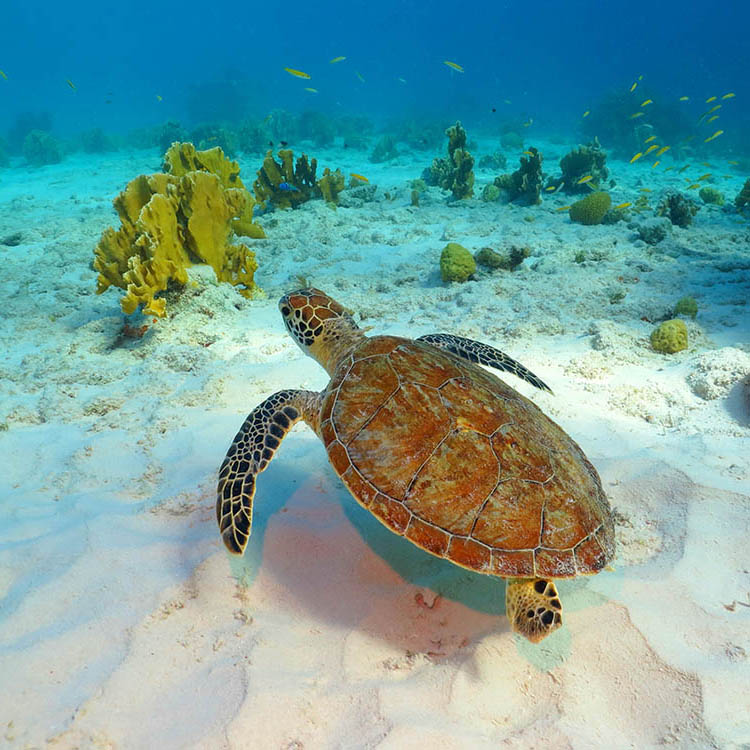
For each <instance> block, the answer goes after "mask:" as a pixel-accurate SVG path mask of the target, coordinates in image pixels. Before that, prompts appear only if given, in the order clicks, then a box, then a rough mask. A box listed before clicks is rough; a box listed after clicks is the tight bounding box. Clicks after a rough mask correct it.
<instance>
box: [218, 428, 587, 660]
mask: <svg viewBox="0 0 750 750" xmlns="http://www.w3.org/2000/svg"><path fill="white" fill-rule="evenodd" d="M256 500H257V502H256V506H255V515H254V523H253V533H252V536H251V538H250V542H249V544H248V547H247V550H246V552H245V555H244V557H231V558H229V559H230V561H231V563H230V564H231V568H232V574H233V576H234V577H235V579H236V580H237V581H238V583H239V584H240V585H242V586H247V587H252V586H253V585H254V584H255V583H258V584H259V585H261V586H264V587H266V586H269V584H270V586H271V587H272V589H273V591H274V594H275V595H277V596H278V598H277V601H276V604H275V605H274V606H278V607H279V609H280V610H282V611H283V610H285V609H286V610H290V611H292V612H294V611H301V612H303V613H304V616H305V617H309V618H312V619H314V620H317V621H319V622H321V623H325V624H326V625H328V626H332V627H333V628H334V630H339V631H342V632H344V633H347V632H351V631H357V632H359V633H360V635H363V636H364V635H366V636H368V637H371V638H375V639H377V640H380V641H382V642H385V643H388V644H389V645H390V646H391V647H394V648H397V649H402V650H403V651H404V652H406V653H415V654H416V653H423V654H426V655H427V657H428V658H431V659H444V658H453V657H458V658H462V655H463V658H466V659H469V660H470V659H471V654H472V653H473V649H472V644H475V643H476V642H478V641H479V640H481V639H483V638H485V637H487V636H490V635H503V636H505V637H510V636H511V632H510V627H509V623H508V620H507V618H506V617H505V616H504V615H505V581H504V580H503V579H501V578H497V577H494V576H484V575H481V574H479V573H474V572H472V571H469V570H465V569H463V568H459V567H457V566H456V565H454V564H453V563H451V562H449V561H448V560H443V559H440V558H437V557H433V556H432V555H429V554H428V553H426V552H425V551H424V550H421V549H419V548H418V547H415V546H414V545H413V544H411V543H410V542H409V541H408V540H407V539H404V538H403V537H399V536H397V535H395V534H393V532H391V531H389V530H388V529H387V528H386V527H385V526H383V525H382V524H381V523H380V522H379V521H378V520H377V519H376V518H375V517H374V516H372V514H370V513H369V512H368V511H367V510H366V509H365V508H362V507H360V506H359V505H358V504H357V502H356V501H355V500H354V498H352V497H351V495H350V494H349V493H348V492H347V491H346V489H345V488H344V487H342V486H341V484H340V482H339V480H338V478H337V477H336V475H335V473H334V472H333V471H332V469H331V468H330V467H329V466H327V464H326V462H325V453H324V452H323V449H322V448H321V447H320V446H319V445H318V443H317V441H316V439H315V438H314V437H313V436H312V435H310V436H305V437H303V436H302V435H301V434H300V435H299V437H298V438H297V439H293V440H289V441H287V444H286V445H285V447H284V459H282V460H279V461H276V462H274V463H273V464H272V465H271V466H270V467H269V469H268V470H267V471H266V472H265V473H264V475H263V477H262V478H261V480H260V482H259V488H258V496H256ZM566 584H569V587H570V588H578V587H579V586H583V585H584V584H583V583H582V582H580V581H569V582H566ZM275 598H276V596H275ZM515 641H516V646H517V648H518V650H519V652H520V653H521V654H522V655H523V657H524V658H525V659H527V660H528V661H529V662H530V663H532V664H534V665H535V666H536V667H537V668H539V669H540V670H547V669H549V668H551V667H552V666H554V665H555V664H556V663H559V662H560V661H561V660H564V659H565V658H566V656H567V654H568V653H569V643H570V634H569V631H568V629H567V628H566V627H563V628H562V629H561V630H560V632H558V633H555V634H553V635H552V636H550V637H549V639H548V640H547V641H546V642H545V647H544V648H543V649H539V648H537V647H535V646H533V645H532V644H528V643H526V642H525V641H524V639H523V638H516V639H515Z"/></svg>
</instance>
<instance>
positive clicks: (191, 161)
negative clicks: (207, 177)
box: [164, 141, 266, 239]
mask: <svg viewBox="0 0 750 750" xmlns="http://www.w3.org/2000/svg"><path fill="white" fill-rule="evenodd" d="M164 168H165V169H166V170H167V171H168V172H169V174H170V175H174V176H176V177H183V176H184V175H186V174H188V173H190V172H210V173H211V174H214V175H216V176H217V177H218V178H219V180H220V181H221V184H222V187H224V188H226V189H238V190H242V191H244V192H245V193H246V194H247V200H246V202H245V205H244V208H243V210H242V212H241V213H240V214H239V215H238V216H237V218H236V219H234V220H233V221H232V229H234V231H235V233H236V234H238V235H243V236H246V237H252V238H253V239H264V238H265V236H266V234H265V232H264V231H263V227H261V226H260V225H258V224H256V223H255V222H253V208H254V207H255V199H254V198H253V196H252V195H251V194H250V193H249V192H248V190H247V188H246V187H245V184H244V183H243V182H242V180H241V179H240V165H239V164H238V163H237V162H236V161H232V160H231V159H228V158H227V157H226V156H225V155H224V151H222V149H221V148H220V147H219V146H215V147H214V148H209V149H206V150H205V151H198V150H196V148H195V146H194V145H193V144H192V143H179V142H177V141H176V142H175V143H173V144H172V145H171V146H170V147H169V148H168V149H167V152H166V153H165V154H164Z"/></svg>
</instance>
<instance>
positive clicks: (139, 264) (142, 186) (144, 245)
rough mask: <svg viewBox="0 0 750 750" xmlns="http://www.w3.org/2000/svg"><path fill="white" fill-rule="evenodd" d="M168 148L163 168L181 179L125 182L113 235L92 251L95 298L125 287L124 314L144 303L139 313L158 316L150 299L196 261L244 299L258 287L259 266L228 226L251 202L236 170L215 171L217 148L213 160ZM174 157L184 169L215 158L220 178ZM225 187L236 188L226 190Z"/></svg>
mask: <svg viewBox="0 0 750 750" xmlns="http://www.w3.org/2000/svg"><path fill="white" fill-rule="evenodd" d="M181 145H182V146H190V145H191V144H181ZM175 146H178V148H175V149H174V150H173V149H170V152H171V153H169V154H168V155H167V164H168V165H171V164H172V163H173V164H174V170H175V172H178V173H181V174H163V173H157V174H153V175H150V176H146V175H140V176H139V177H136V178H135V179H134V180H132V181H131V182H129V183H128V185H127V187H126V188H125V190H124V191H123V192H122V193H120V195H118V196H117V198H115V200H114V206H115V209H116V211H117V213H118V215H119V217H120V222H121V226H120V229H118V230H114V229H113V228H111V227H109V228H108V229H106V230H105V231H104V233H103V234H102V237H101V239H100V241H99V244H98V245H97V246H96V249H95V251H94V253H95V256H96V257H95V259H94V268H95V269H96V270H97V271H98V272H99V276H98V278H97V290H96V291H97V294H101V293H102V292H104V291H105V290H106V289H108V288H109V287H110V286H116V287H119V288H121V289H125V290H126V294H125V296H124V297H123V299H122V301H121V306H122V309H123V312H125V313H133V312H135V310H136V309H138V307H139V305H143V310H144V312H145V313H147V314H150V315H157V316H159V317H163V316H164V315H165V314H166V301H165V300H164V299H163V298H161V297H156V295H157V294H158V293H159V292H162V291H164V290H165V289H166V288H167V285H168V284H169V283H170V282H175V283H177V284H180V285H184V284H186V283H187V280H188V276H187V268H188V267H189V266H190V265H192V264H193V263H196V262H204V263H208V264H209V265H210V266H211V267H212V268H213V269H214V272H215V273H216V278H217V279H218V280H219V281H227V282H229V283H230V284H232V285H234V286H236V287H237V288H238V291H239V292H240V294H242V295H244V296H246V297H250V296H252V295H253V294H254V293H255V292H256V291H257V289H258V288H257V286H256V285H255V282H254V279H253V275H254V273H255V270H256V269H257V267H258V265H257V262H256V260H255V254H254V253H253V252H252V251H251V250H250V249H248V248H247V247H246V246H245V245H243V244H233V243H232V241H231V240H232V235H233V231H234V228H233V222H236V221H238V220H240V219H241V218H242V217H243V216H246V215H247V213H248V207H249V208H250V210H252V203H253V199H252V196H250V194H249V193H248V192H247V190H245V188H244V186H243V185H242V182H241V180H239V170H237V171H236V173H235V172H232V171H231V170H230V169H224V172H222V171H221V169H222V168H223V167H226V164H224V162H225V161H226V160H225V159H224V156H223V154H222V153H221V151H220V150H219V154H220V156H221V159H218V158H217V157H218V155H217V154H212V155H208V156H207V155H206V153H207V152H196V151H195V149H192V150H191V149H190V148H179V146H180V144H175ZM211 151H214V149H211ZM180 154H181V155H182V156H183V157H184V158H185V159H188V160H189V159H190V158H192V159H193V161H192V162H191V163H190V164H188V165H187V166H197V165H198V163H199V162H200V164H202V165H203V166H204V167H205V165H206V164H207V163H209V162H212V160H215V166H217V167H218V168H219V171H220V173H219V174H215V173H214V172H212V171H210V170H208V169H204V168H196V169H188V168H187V166H186V164H185V163H184V162H183V160H182V159H179V163H178V162H177V161H174V162H172V161H170V160H172V159H174V158H175V157H179V155H180ZM222 160H224V161H222ZM230 164H231V163H230ZM170 168H171V166H170ZM232 174H233V175H234V177H233V178H232V177H231V175H232ZM227 182H230V183H231V184H234V185H236V187H227V186H226V183H227Z"/></svg>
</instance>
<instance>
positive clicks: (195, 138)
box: [190, 123, 237, 157]
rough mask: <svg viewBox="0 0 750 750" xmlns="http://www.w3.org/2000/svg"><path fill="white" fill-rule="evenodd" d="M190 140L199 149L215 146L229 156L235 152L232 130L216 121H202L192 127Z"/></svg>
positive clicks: (235, 143) (235, 140)
mask: <svg viewBox="0 0 750 750" xmlns="http://www.w3.org/2000/svg"><path fill="white" fill-rule="evenodd" d="M190 140H191V141H192V142H193V143H197V144H198V148H199V149H201V150H207V149H211V148H216V147H217V146H218V147H219V148H220V149H221V150H222V151H223V152H224V153H225V154H226V155H227V156H229V157H232V156H234V155H235V154H236V153H237V136H236V135H235V133H234V131H232V130H230V129H229V128H228V127H225V126H223V125H218V124H216V123H204V124H202V125H198V126H197V127H195V128H193V130H192V131H191V133H190Z"/></svg>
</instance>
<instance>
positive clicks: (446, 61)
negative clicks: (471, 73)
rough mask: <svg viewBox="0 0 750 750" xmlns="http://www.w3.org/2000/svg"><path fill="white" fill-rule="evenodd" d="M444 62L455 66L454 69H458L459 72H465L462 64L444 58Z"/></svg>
mask: <svg viewBox="0 0 750 750" xmlns="http://www.w3.org/2000/svg"><path fill="white" fill-rule="evenodd" d="M443 62H444V63H445V64H446V65H447V66H448V67H449V68H453V70H457V71H458V72H459V73H463V72H464V69H463V67H462V66H461V65H459V64H458V63H454V62H451V61H450V60H443Z"/></svg>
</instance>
